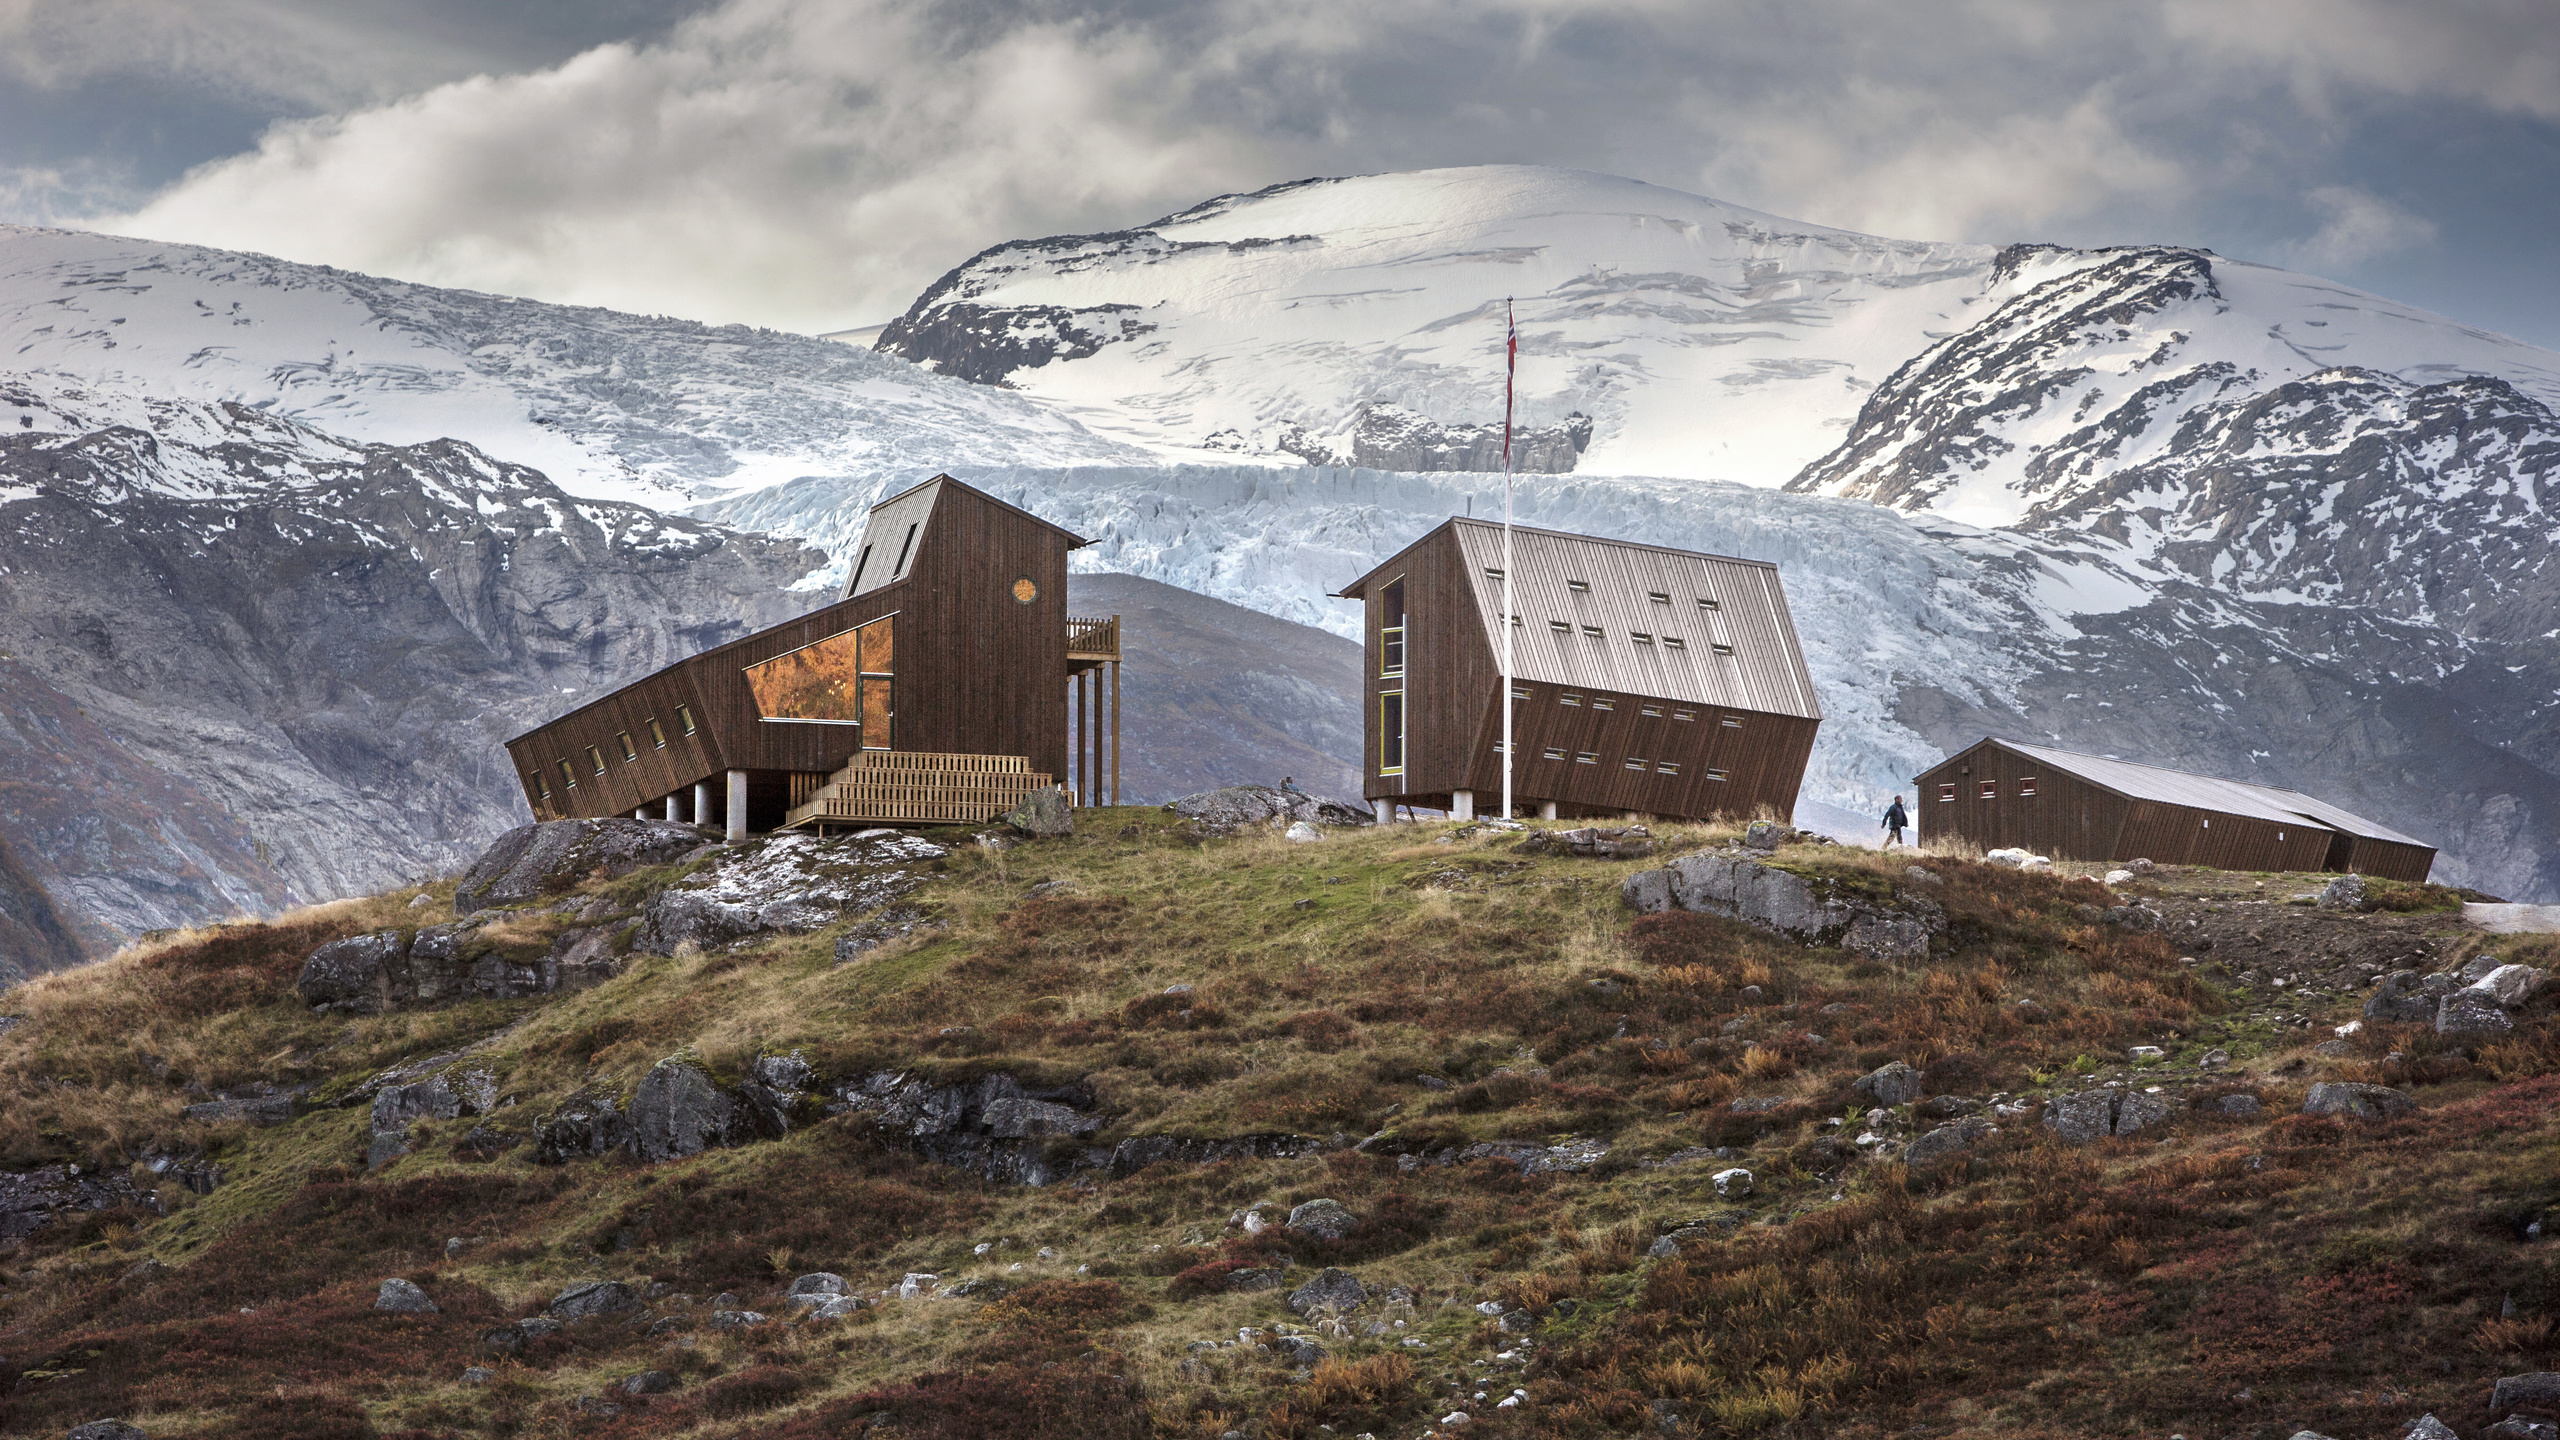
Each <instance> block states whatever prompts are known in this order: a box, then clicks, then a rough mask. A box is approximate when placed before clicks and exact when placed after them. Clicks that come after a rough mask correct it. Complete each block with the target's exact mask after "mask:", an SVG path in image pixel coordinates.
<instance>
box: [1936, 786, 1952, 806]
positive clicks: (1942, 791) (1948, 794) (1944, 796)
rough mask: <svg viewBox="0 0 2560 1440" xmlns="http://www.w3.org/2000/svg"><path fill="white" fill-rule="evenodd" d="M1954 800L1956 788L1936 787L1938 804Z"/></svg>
mask: <svg viewBox="0 0 2560 1440" xmlns="http://www.w3.org/2000/svg"><path fill="white" fill-rule="evenodd" d="M1954 798H1956V787H1954V786H1953V785H1941V786H1939V787H1938V799H1939V800H1940V802H1942V803H1943V802H1945V801H1948V800H1953V799H1954Z"/></svg>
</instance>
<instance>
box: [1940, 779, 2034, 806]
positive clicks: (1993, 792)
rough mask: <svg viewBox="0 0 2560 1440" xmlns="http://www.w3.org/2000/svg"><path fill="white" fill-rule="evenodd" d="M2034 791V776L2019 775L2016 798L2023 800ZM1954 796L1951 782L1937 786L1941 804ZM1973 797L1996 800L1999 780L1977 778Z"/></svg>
mask: <svg viewBox="0 0 2560 1440" xmlns="http://www.w3.org/2000/svg"><path fill="white" fill-rule="evenodd" d="M2035 793H2036V777H2034V776H2033V775H2026V776H2021V777H2020V778H2019V780H2018V798H2020V799H2022V800H2023V799H2025V798H2027V797H2028V796H2030V795H2033V794H2035ZM1955 798H1956V787H1955V786H1954V785H1952V784H1942V785H1940V786H1939V787H1938V800H1939V802H1940V803H1941V804H1943V803H1945V802H1947V801H1950V800H1953V799H1955ZM1973 798H1975V799H1976V800H1997V799H1999V798H2000V782H1999V781H1997V780H1977V781H1975V782H1974V796H1973Z"/></svg>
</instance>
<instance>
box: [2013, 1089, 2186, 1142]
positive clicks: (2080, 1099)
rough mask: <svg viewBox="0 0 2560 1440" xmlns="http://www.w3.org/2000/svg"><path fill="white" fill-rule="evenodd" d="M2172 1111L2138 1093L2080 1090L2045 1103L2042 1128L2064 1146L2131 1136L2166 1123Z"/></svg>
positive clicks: (2158, 1099) (2163, 1102)
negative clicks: (2108, 1137)
mask: <svg viewBox="0 0 2560 1440" xmlns="http://www.w3.org/2000/svg"><path fill="white" fill-rule="evenodd" d="M2174 1110H2175V1107H2174V1106H2172V1105H2171V1104H2170V1103H2169V1102H2168V1101H2167V1100H2164V1099H2162V1098H2161V1097H2159V1096H2157V1095H2146V1094H2144V1093H2142V1092H2141V1091H2138V1090H2137V1091H2132V1092H2126V1091H2122V1090H2083V1091H2081V1092H2080V1093H2079V1094H2077V1095H2056V1096H2054V1097H2053V1098H2052V1099H2051V1100H2048V1101H2046V1102H2045V1107H2044V1126H2045V1128H2046V1129H2048V1130H2051V1131H2052V1132H2053V1133H2054V1138H2056V1139H2058V1140H2061V1141H2062V1142H2063V1143H2065V1144H2067V1145H2086V1144H2088V1143H2089V1142H2090V1141H2092V1140H2101V1139H2104V1138H2106V1137H2107V1136H2110V1135H2131V1134H2134V1133H2135V1132H2137V1131H2140V1130H2144V1129H2147V1128H2149V1127H2151V1126H2154V1125H2158V1124H2160V1123H2162V1122H2163V1121H2165V1120H2167V1119H2168V1118H2169V1116H2170V1115H2171V1114H2172V1113H2173V1112H2174Z"/></svg>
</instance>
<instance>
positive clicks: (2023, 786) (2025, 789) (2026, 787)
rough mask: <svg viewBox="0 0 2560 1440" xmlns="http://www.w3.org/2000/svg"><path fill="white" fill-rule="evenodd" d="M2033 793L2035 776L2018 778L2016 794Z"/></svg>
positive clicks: (2025, 794) (2022, 795)
mask: <svg viewBox="0 0 2560 1440" xmlns="http://www.w3.org/2000/svg"><path fill="white" fill-rule="evenodd" d="M2034 793H2036V777H2034V776H2033V775H2029V776H2027V777H2026V778H2025V779H2023V780H2020V781H2019V782H2018V794H2019V796H2020V797H2021V798H2023V797H2025V796H2028V795H2033V794H2034ZM2276 838H2277V839H2279V840H2281V839H2283V838H2284V836H2283V835H2281V834H2279V835H2277V836H2276Z"/></svg>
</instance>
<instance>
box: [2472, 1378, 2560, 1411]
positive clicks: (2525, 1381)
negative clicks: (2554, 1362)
mask: <svg viewBox="0 0 2560 1440" xmlns="http://www.w3.org/2000/svg"><path fill="white" fill-rule="evenodd" d="M2519 1405H2531V1406H2533V1407H2534V1408H2535V1409H2538V1410H2560V1370H2535V1371H2531V1372H2528V1373H2526V1374H2522V1375H2503V1376H2500V1377H2499V1379H2498V1383H2497V1384H2495V1385H2493V1386H2491V1387H2490V1388H2489V1408H2490V1409H2492V1410H2512V1409H2514V1408H2515V1407H2517V1406H2519Z"/></svg>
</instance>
